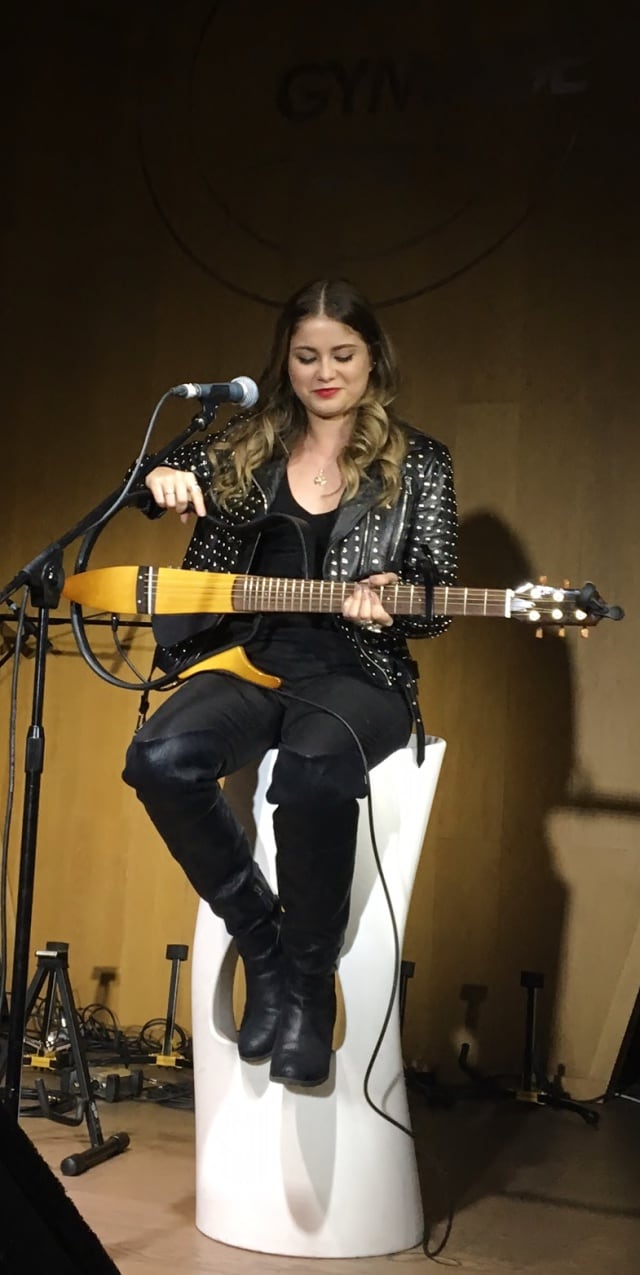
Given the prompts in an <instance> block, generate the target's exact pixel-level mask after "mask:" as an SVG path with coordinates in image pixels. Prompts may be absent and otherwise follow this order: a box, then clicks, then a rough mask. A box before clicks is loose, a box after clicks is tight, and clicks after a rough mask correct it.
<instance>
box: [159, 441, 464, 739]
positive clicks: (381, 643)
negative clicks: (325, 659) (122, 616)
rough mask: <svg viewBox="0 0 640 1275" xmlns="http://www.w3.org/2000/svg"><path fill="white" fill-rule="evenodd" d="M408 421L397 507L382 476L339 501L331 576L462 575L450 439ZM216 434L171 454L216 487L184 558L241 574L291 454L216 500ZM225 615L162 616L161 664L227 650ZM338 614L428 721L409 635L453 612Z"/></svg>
mask: <svg viewBox="0 0 640 1275" xmlns="http://www.w3.org/2000/svg"><path fill="white" fill-rule="evenodd" d="M404 428H405V430H406V434H407V440H408V451H407V455H406V457H405V460H404V462H403V476H402V492H401V495H400V499H399V500H398V501H397V503H396V504H395V505H394V506H392V507H391V508H386V507H384V506H381V505H378V504H376V498H377V496H378V490H379V489H378V486H377V484H376V481H375V479H373V478H366V479H365V480H364V481H363V482H362V483H361V485H360V489H359V491H358V492H357V494H356V496H355V497H354V498H353V499H352V500H349V501H346V502H345V503H344V504H342V505H340V506H339V508H338V515H337V518H336V521H335V524H334V527H333V531H332V534H331V539H330V542H329V547H328V550H327V553H326V557H325V561H324V571H323V577H324V579H326V580H334V581H348V580H360V579H363V578H364V577H365V576H369V575H373V574H375V573H376V572H380V571H395V572H397V574H398V575H399V577H400V579H401V580H402V581H404V582H406V583H409V584H423V583H424V582H425V578H426V579H427V582H429V583H432V584H453V583H455V571H456V545H457V516H456V503H455V492H454V486H453V471H452V465H451V457H450V455H449V451H448V449H447V448H446V447H445V446H444V444H443V443H439V442H437V441H436V439H434V438H431V437H429V436H428V435H426V434H422V433H420V432H419V431H418V430H415V429H412V428H411V427H410V426H408V425H407V426H405V427H404ZM211 441H213V440H212V437H208V438H203V439H202V440H196V441H192V442H189V443H187V444H185V446H183V447H182V448H179V449H177V450H176V451H175V452H174V453H173V454H172V455H171V457H170V458H169V459H168V460H166V461H164V462H163V463H164V464H167V465H171V466H172V467H173V468H175V469H180V470H184V471H191V472H192V473H194V474H195V475H196V477H197V479H198V481H199V483H200V486H201V487H202V489H203V491H204V492H205V493H209V494H208V496H207V509H208V516H207V517H205V518H199V519H198V520H197V522H196V526H195V528H194V532H193V535H192V538H191V541H190V543H189V545H188V548H187V551H186V555H185V558H184V562H183V566H184V567H185V568H189V569H191V570H194V571H226V572H231V573H238V574H241V573H244V572H247V571H249V570H250V567H251V561H252V558H253V555H254V552H255V548H256V545H257V543H258V538H259V536H260V530H261V521H262V520H263V519H264V518H265V517H266V516H268V514H269V510H270V507H271V505H272V503H273V500H274V497H275V494H276V491H277V489H278V485H279V483H280V480H281V478H282V476H283V474H284V470H285V466H286V458H285V457H282V458H278V459H275V460H271V461H269V462H268V463H267V464H265V465H263V466H262V467H261V468H260V469H258V470H256V471H255V473H254V476H253V482H252V486H251V490H250V491H249V493H248V494H247V496H246V497H244V498H242V499H238V501H237V502H236V503H234V505H233V508H231V509H227V510H224V509H221V508H220V507H219V506H217V505H216V504H214V502H213V501H212V499H211V493H210V484H211V476H212V468H211V462H210V460H209V456H208V446H209V444H210V443H211ZM149 512H152V511H151V509H150V510H149ZM153 512H156V510H155V509H154V510H153ZM279 516H281V515H279ZM221 619H222V617H221V616H210V615H205V616H202V615H198V616H195V615H176V616H165V617H156V619H155V620H154V633H155V636H156V639H157V641H158V643H159V650H158V655H157V658H156V663H157V664H158V666H159V667H160V668H163V669H164V670H165V671H173V669H174V668H175V670H176V671H177V670H178V669H179V668H181V667H185V666H187V665H191V664H194V663H196V662H197V661H198V660H200V659H202V658H203V657H204V656H205V655H206V654H210V653H211V652H212V651H216V650H220V649H223V644H222V643H221V642H220V641H216V631H215V630H216V627H217V625H218V624H219V622H220V620H221ZM333 619H334V623H335V624H336V626H337V628H339V629H341V630H342V631H343V633H344V634H345V636H346V637H347V638H348V640H349V641H350V642H351V643H353V645H354V646H355V648H356V651H357V653H358V656H359V659H360V662H361V664H362V667H363V669H364V670H365V672H366V673H367V674H368V675H369V676H370V677H371V678H372V679H373V680H374V681H375V682H377V683H378V684H380V685H383V686H388V687H393V686H394V685H395V686H399V687H401V688H402V689H403V690H404V692H405V694H406V695H407V698H408V700H409V702H410V705H411V709H412V714H413V717H414V720H415V721H416V723H417V724H418V726H420V713H419V709H418V701H417V669H416V665H415V662H414V661H413V660H412V659H411V656H410V653H409V648H408V646H407V639H408V638H411V639H413V638H423V637H435V636H437V635H438V634H439V633H443V632H444V631H445V629H446V628H447V627H448V625H449V623H450V621H449V620H448V619H445V617H443V616H437V615H434V616H425V617H424V618H422V617H420V616H396V617H395V619H394V623H393V625H392V626H391V627H390V628H384V629H382V630H381V631H379V632H378V631H376V630H371V629H365V628H361V627H356V626H355V625H353V624H351V623H350V622H349V621H348V620H346V619H344V618H343V617H342V616H340V615H336V616H334V617H333Z"/></svg>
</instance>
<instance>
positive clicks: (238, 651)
mask: <svg viewBox="0 0 640 1275" xmlns="http://www.w3.org/2000/svg"><path fill="white" fill-rule="evenodd" d="M194 673H233V674H234V675H235V677H241V678H242V679H243V681H245V682H253V683H254V685H255V686H264V687H266V688H267V689H269V690H275V689H276V688H277V687H278V686H282V680H281V678H279V677H274V676H273V675H272V674H271V673H263V672H262V669H259V668H256V665H255V664H252V663H251V660H250V659H249V657H248V655H246V654H245V651H244V648H243V647H241V646H231V647H229V650H228V651H220V652H219V654H218V655H208V656H207V658H206V659H204V660H201V661H200V663H199V664H194V665H193V667H192V668H186V669H185V670H184V672H183V673H178V681H180V682H184V681H185V680H186V678H188V677H193V675H194Z"/></svg>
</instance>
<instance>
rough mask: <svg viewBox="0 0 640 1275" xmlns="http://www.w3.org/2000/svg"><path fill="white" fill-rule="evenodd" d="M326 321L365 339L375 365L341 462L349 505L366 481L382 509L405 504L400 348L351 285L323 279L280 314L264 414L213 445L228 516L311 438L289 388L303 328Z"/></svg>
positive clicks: (248, 418)
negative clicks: (261, 476)
mask: <svg viewBox="0 0 640 1275" xmlns="http://www.w3.org/2000/svg"><path fill="white" fill-rule="evenodd" d="M318 315H326V316H327V318H329V319H336V320H337V321H338V323H343V324H345V325H346V326H347V327H350V328H352V329H353V330H354V332H358V333H359V335H360V336H361V337H362V339H363V341H364V342H365V344H366V345H367V348H368V350H369V354H370V356H371V360H372V363H373V367H372V370H371V374H370V377H369V384H368V386H367V391H366V393H365V395H364V398H363V399H362V400H361V402H360V404H359V405H358V409H357V412H356V418H355V422H354V426H353V430H352V433H351V437H350V439H349V442H348V443H347V446H346V447H345V448H344V450H343V451H342V452H341V454H340V456H339V457H338V468H339V470H340V473H341V475H342V479H343V481H344V492H343V494H342V500H343V501H346V500H351V499H352V498H353V497H354V496H355V495H356V493H357V491H358V489H359V487H360V484H361V482H362V479H363V478H364V477H365V475H366V476H368V477H371V478H373V479H374V480H375V481H376V482H377V484H378V486H379V489H380V490H379V494H378V497H377V500H376V503H377V504H380V505H387V506H391V505H394V504H395V503H396V502H397V500H398V499H399V496H400V491H401V485H402V478H401V466H402V462H403V460H404V458H405V455H406V452H407V438H406V434H405V430H404V428H403V426H402V424H401V422H400V421H399V420H398V419H397V418H396V417H395V416H394V414H393V412H392V411H391V410H389V409H390V406H391V403H392V402H393V399H394V398H395V395H396V393H397V386H398V371H397V364H396V359H395V354H394V352H393V348H392V346H391V343H390V341H389V338H388V337H387V336H386V334H385V332H384V331H383V329H382V328H381V326H380V324H379V323H378V320H377V318H376V317H375V315H374V313H373V310H372V308H371V306H370V305H369V303H368V302H367V301H366V300H365V299H364V297H363V296H361V294H360V293H359V292H358V291H357V290H356V288H355V287H354V286H353V284H351V283H349V282H348V281H347V280H346V279H337V280H330V279H317V280H315V281H314V282H313V283H307V284H305V286H304V287H303V288H301V289H300V290H299V291H298V292H296V293H295V294H294V296H293V297H291V298H290V300H289V301H288V302H287V303H286V305H285V306H284V308H283V310H282V312H281V314H280V317H279V319H278V321H277V323H276V328H275V332H274V337H273V344H272V347H271V353H270V356H269V360H268V363H267V366H266V368H265V369H264V371H263V373H262V375H261V377H260V379H259V383H258V388H259V391H260V396H259V400H258V405H257V407H255V408H254V409H253V410H252V411H251V412H249V413H247V414H245V415H244V416H242V417H239V418H237V419H236V420H232V421H231V422H230V423H229V425H228V426H227V427H226V428H225V429H224V431H222V433H221V435H220V437H219V438H214V440H213V442H212V443H211V445H210V449H209V456H210V459H211V463H212V466H213V479H212V483H211V488H212V492H213V495H214V496H215V498H216V500H217V502H218V504H219V505H221V506H222V507H223V508H229V506H230V505H232V504H233V503H234V501H236V500H238V499H242V498H243V497H244V496H246V495H247V493H248V491H249V488H250V485H251V478H252V474H253V472H254V470H256V469H258V468H259V466H260V465H263V464H265V462H267V461H269V460H271V459H273V458H274V457H275V456H282V455H284V456H288V455H290V454H291V452H292V451H293V449H294V447H295V446H296V443H297V442H298V440H299V439H300V438H301V437H302V436H303V434H304V433H305V431H306V427H307V418H306V412H305V410H304V408H303V407H302V404H301V403H300V401H299V399H298V398H296V396H295V394H294V392H293V390H292V388H291V382H290V380H289V373H288V360H289V346H290V344H291V339H292V337H293V335H294V332H295V330H296V328H297V327H298V325H299V324H300V323H301V322H302V320H303V319H307V318H316V317H317V316H318Z"/></svg>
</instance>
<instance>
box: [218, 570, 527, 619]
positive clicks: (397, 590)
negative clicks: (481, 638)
mask: <svg viewBox="0 0 640 1275" xmlns="http://www.w3.org/2000/svg"><path fill="white" fill-rule="evenodd" d="M353 588H354V586H353V583H351V582H350V583H345V582H339V581H332V580H292V579H286V578H281V577H277V576H248V575H241V576H235V577H234V580H233V585H232V589H231V602H232V607H233V610H234V612H235V611H244V612H254V611H280V612H295V611H297V612H315V613H321V612H325V613H332V612H340V611H341V610H342V606H343V603H344V600H345V598H347V597H348V596H349V595H350V594H351V593H352V592H353ZM378 592H379V594H380V599H381V601H382V603H383V604H384V607H385V609H386V610H387V611H388V612H389V614H390V615H425V614H426V609H427V598H426V589H425V586H424V585H419V584H387V585H384V586H383V587H381V588H380V589H379V590H378ZM510 600H511V590H510V589H467V588H462V587H460V586H458V585H436V587H435V588H434V590H433V599H432V606H431V607H430V610H432V611H433V612H434V613H435V614H436V615H486V616H509V614H510Z"/></svg>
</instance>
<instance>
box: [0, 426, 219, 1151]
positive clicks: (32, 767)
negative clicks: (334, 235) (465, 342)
mask: <svg viewBox="0 0 640 1275" xmlns="http://www.w3.org/2000/svg"><path fill="white" fill-rule="evenodd" d="M215 412H216V408H215V404H214V403H213V402H211V401H205V402H203V403H202V405H201V410H200V412H199V413H198V414H197V415H196V416H194V417H193V419H192V420H191V421H190V423H189V425H188V426H187V428H186V429H185V430H183V431H182V433H181V434H180V435H178V437H177V438H174V439H172V440H171V442H170V443H168V444H167V445H166V447H163V448H162V449H161V450H160V451H159V452H155V453H154V455H153V457H150V458H148V459H147V460H146V461H144V462H143V463H142V465H141V466H140V470H139V474H138V475H137V478H144V477H145V476H146V474H148V473H150V471H151V470H152V469H155V468H156V466H157V465H160V464H162V461H163V460H165V459H166V457H167V456H169V455H170V453H171V452H172V451H175V449H176V448H177V447H180V446H181V445H182V444H183V443H185V442H186V441H187V439H188V438H190V437H191V435H192V434H194V433H195V432H196V431H197V430H204V429H206V428H207V426H208V425H209V424H210V422H211V421H212V420H213V418H214V417H215ZM137 478H136V481H137ZM126 485H127V484H126V482H124V483H122V485H121V486H120V487H119V488H118V489H117V490H116V491H114V492H112V493H111V495H109V496H107V497H106V499H104V500H102V501H101V502H100V504H99V505H96V507H95V509H92V510H91V511H90V512H89V513H88V514H85V516H84V518H81V520H80V522H78V523H76V525H75V527H71V529H70V530H69V531H66V532H65V533H64V534H63V535H62V536H60V537H59V539H58V540H54V541H52V542H51V544H50V545H47V547H46V549H43V550H42V552H41V553H39V554H38V555H37V557H35V558H34V559H33V560H32V561H31V562H29V563H27V564H26V566H24V567H22V569H21V570H20V571H19V572H18V574H17V575H16V576H14V578H13V580H11V581H10V582H9V584H8V585H6V586H5V587H4V588H3V589H1V590H0V605H1V604H2V603H3V602H4V601H5V600H6V599H7V598H8V597H9V596H10V594H12V593H15V591H16V589H19V588H20V587H21V586H22V585H27V586H28V587H29V590H30V597H31V603H32V605H33V606H34V607H35V608H36V610H37V611H38V617H39V618H38V623H37V639H36V654H35V672H34V684H33V698H32V712H31V723H30V725H29V728H28V731H27V738H26V745H25V774H26V780H25V790H24V803H23V815H22V837H21V845H20V875H19V882H18V898H17V906H16V930H15V942H14V954H13V974H12V983H11V1008H10V1014H9V1034H8V1041H7V1052H6V1087H5V1091H4V1095H3V1101H4V1105H5V1108H6V1110H7V1112H8V1114H9V1116H10V1117H11V1118H12V1119H13V1120H14V1121H15V1122H16V1123H17V1122H18V1118H19V1115H20V1086H21V1077H22V1065H23V1049H24V1031H25V1012H26V1001H27V981H28V970H29V948H30V942H31V921H32V915H33V890H34V881H35V866H36V842H37V831H38V811H39V805H40V787H41V781H42V774H43V770H44V731H43V725H42V720H43V706H44V689H45V670H46V656H47V650H48V646H49V641H48V630H49V614H50V612H51V611H52V610H53V609H55V608H56V607H57V606H58V604H59V602H60V594H61V591H62V586H63V584H64V571H63V567H62V554H63V550H64V549H65V548H66V546H67V545H69V544H71V543H72V541H74V540H76V539H77V538H78V537H79V536H82V535H83V534H84V533H85V532H87V531H89V530H90V529H91V528H92V527H93V526H95V525H96V523H99V522H100V521H101V520H102V519H103V518H105V517H106V516H107V515H109V516H111V515H112V514H115V513H116V512H117V511H118V509H119V508H122V507H123V505H124V502H125V499H126V496H125V495H124V491H125V488H126ZM119 500H122V503H121V504H120V505H119V504H118V501H119ZM0 1077H1V1072H0ZM120 1149H122V1148H120V1147H118V1146H114V1147H113V1151H112V1154H114V1155H115V1154H117V1152H118V1150H120Z"/></svg>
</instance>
